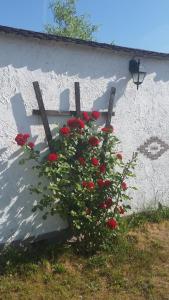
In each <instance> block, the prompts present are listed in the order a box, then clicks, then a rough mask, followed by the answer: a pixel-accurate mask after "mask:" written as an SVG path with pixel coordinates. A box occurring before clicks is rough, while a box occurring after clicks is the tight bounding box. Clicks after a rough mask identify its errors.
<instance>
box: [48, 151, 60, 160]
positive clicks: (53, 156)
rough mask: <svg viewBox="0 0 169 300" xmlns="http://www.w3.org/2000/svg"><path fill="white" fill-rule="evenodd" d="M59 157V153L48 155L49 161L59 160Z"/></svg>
mask: <svg viewBox="0 0 169 300" xmlns="http://www.w3.org/2000/svg"><path fill="white" fill-rule="evenodd" d="M58 158H59V154H57V153H50V154H49V155H48V161H50V162H53V161H57V160H58Z"/></svg>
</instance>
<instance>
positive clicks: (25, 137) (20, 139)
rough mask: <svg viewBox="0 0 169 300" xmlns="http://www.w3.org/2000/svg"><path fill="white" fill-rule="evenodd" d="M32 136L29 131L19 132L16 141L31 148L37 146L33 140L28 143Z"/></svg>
mask: <svg viewBox="0 0 169 300" xmlns="http://www.w3.org/2000/svg"><path fill="white" fill-rule="evenodd" d="M29 138H30V134H29V133H24V134H22V133H18V134H17V136H16V137H15V141H16V142H17V145H19V146H24V145H27V146H28V147H29V148H30V149H31V150H33V148H34V147H35V144H34V143H33V142H29V143H28V144H27V141H28V139H29Z"/></svg>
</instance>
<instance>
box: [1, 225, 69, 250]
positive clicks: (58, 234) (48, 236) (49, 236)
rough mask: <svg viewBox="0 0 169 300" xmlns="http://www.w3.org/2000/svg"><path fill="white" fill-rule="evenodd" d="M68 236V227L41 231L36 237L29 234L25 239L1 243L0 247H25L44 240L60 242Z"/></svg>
mask: <svg viewBox="0 0 169 300" xmlns="http://www.w3.org/2000/svg"><path fill="white" fill-rule="evenodd" d="M70 238H71V230H70V229H69V228H66V229H63V230H61V231H52V232H48V233H43V234H40V235H38V236H37V237H34V236H31V237H29V238H27V239H20V240H15V241H13V242H11V243H1V244H0V249H1V250H2V249H4V248H5V247H7V246H11V247H18V248H20V247H25V246H29V245H33V244H40V243H45V242H47V243H55V244H62V243H64V242H65V241H67V240H68V239H70Z"/></svg>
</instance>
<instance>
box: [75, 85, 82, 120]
mask: <svg viewBox="0 0 169 300" xmlns="http://www.w3.org/2000/svg"><path fill="white" fill-rule="evenodd" d="M74 86H75V106H76V116H77V117H80V112H81V109H80V84H79V82H75V84H74Z"/></svg>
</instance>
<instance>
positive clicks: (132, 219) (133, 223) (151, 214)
mask: <svg viewBox="0 0 169 300" xmlns="http://www.w3.org/2000/svg"><path fill="white" fill-rule="evenodd" d="M163 220H169V207H163V206H162V205H161V204H160V203H159V207H158V209H154V210H151V209H150V210H146V211H143V212H140V213H136V214H132V215H131V216H128V217H127V218H126V220H125V221H126V225H127V228H130V229H132V228H136V227H140V226H142V225H144V224H145V223H146V222H149V223H159V222H161V221H163Z"/></svg>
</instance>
